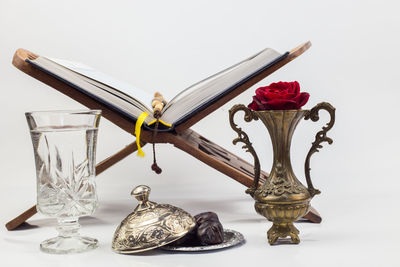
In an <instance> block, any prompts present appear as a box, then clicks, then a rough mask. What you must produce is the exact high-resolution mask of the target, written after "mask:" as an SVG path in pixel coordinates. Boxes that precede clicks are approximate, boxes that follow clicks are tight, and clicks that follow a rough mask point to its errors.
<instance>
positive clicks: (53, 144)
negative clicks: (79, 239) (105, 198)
mask: <svg viewBox="0 0 400 267" xmlns="http://www.w3.org/2000/svg"><path fill="white" fill-rule="evenodd" d="M31 135H32V141H33V146H34V152H35V162H36V170H37V178H38V183H37V186H38V188H37V192H38V195H37V203H38V209H39V211H40V212H41V213H43V214H46V215H49V216H54V217H58V218H71V217H79V216H83V215H90V214H92V213H93V212H94V210H95V209H96V206H97V194H96V188H95V183H94V173H95V170H94V168H95V166H94V164H93V162H94V160H93V157H94V156H95V151H94V150H95V147H96V141H97V129H95V128H92V129H90V128H89V129H88V128H87V127H85V128H83V127H81V128H79V127H63V128H60V129H57V130H54V129H40V128H38V129H36V130H32V131H31Z"/></svg>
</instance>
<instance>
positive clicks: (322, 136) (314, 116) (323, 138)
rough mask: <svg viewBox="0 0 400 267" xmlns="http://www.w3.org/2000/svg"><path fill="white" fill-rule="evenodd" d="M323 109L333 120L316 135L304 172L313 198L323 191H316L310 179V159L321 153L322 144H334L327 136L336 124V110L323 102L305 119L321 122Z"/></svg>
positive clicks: (308, 113) (306, 115)
mask: <svg viewBox="0 0 400 267" xmlns="http://www.w3.org/2000/svg"><path fill="white" fill-rule="evenodd" d="M321 109H325V110H326V111H327V112H328V113H329V115H330V117H331V120H330V121H329V122H328V123H327V124H326V125H325V126H323V127H322V130H321V131H319V132H318V133H317V134H316V135H315V140H314V142H313V143H312V145H311V148H310V151H308V154H307V157H306V162H305V165H304V171H305V175H306V181H307V186H308V191H309V192H310V194H311V197H313V196H315V195H317V194H320V193H321V191H319V190H318V189H315V188H314V186H313V184H312V182H311V177H310V170H311V168H310V158H311V156H312V155H313V154H314V153H315V152H319V150H318V149H320V148H322V145H321V143H323V142H327V143H328V144H332V142H333V140H332V139H331V138H329V137H328V136H327V135H326V134H327V132H328V131H329V130H330V129H331V128H332V127H333V125H334V123H335V108H334V107H333V106H332V105H331V104H329V103H327V102H322V103H319V104H317V105H316V106H315V107H313V108H312V109H311V110H310V111H308V112H307V113H306V114H305V116H304V119H305V120H308V119H311V120H312V121H314V122H315V121H318V120H319V111H320V110H321Z"/></svg>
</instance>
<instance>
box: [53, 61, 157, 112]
mask: <svg viewBox="0 0 400 267" xmlns="http://www.w3.org/2000/svg"><path fill="white" fill-rule="evenodd" d="M49 59H50V60H51V61H53V62H55V63H57V64H59V65H61V66H63V67H65V68H68V69H70V70H72V71H75V72H77V73H79V74H81V75H84V76H86V77H89V78H90V79H92V80H95V81H97V82H100V83H102V84H105V85H107V86H109V87H112V88H114V89H117V90H119V91H121V92H122V93H124V94H126V95H128V96H130V97H132V98H134V99H136V100H138V101H140V102H141V103H142V104H143V105H144V106H146V107H147V108H148V109H150V110H151V101H152V100H153V96H152V94H150V93H148V92H146V91H144V90H142V89H139V88H137V87H135V86H132V85H130V84H128V83H126V82H123V81H119V80H117V79H115V78H113V77H111V76H109V75H107V74H105V73H102V72H100V71H98V70H96V69H94V68H92V67H89V66H87V65H84V64H82V63H78V62H72V61H69V60H64V59H56V58H49Z"/></svg>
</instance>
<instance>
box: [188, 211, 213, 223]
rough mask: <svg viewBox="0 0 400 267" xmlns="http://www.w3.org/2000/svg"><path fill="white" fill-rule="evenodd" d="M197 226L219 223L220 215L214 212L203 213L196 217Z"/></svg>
mask: <svg viewBox="0 0 400 267" xmlns="http://www.w3.org/2000/svg"><path fill="white" fill-rule="evenodd" d="M194 219H195V220H196V223H197V225H201V224H202V223H203V222H204V221H214V222H219V219H218V215H217V214H216V213H214V212H211V211H208V212H202V213H199V214H197V215H195V216H194Z"/></svg>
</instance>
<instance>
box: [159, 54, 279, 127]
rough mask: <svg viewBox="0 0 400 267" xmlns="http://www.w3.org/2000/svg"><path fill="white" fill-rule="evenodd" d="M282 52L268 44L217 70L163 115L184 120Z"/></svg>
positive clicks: (183, 93)
mask: <svg viewBox="0 0 400 267" xmlns="http://www.w3.org/2000/svg"><path fill="white" fill-rule="evenodd" d="M281 56H282V54H280V53H278V52H276V51H275V50H273V49H270V48H267V49H264V50H262V51H260V52H259V53H257V54H255V55H254V56H252V57H250V58H247V59H245V60H243V61H242V62H239V63H237V64H235V65H233V66H232V67H229V68H227V69H225V70H223V71H221V72H219V73H217V74H214V75H212V76H210V77H208V78H206V79H204V80H202V81H200V82H198V83H196V84H194V85H192V86H190V87H188V88H187V89H185V90H184V91H182V92H181V93H180V94H178V95H177V96H176V97H175V98H174V99H172V100H171V101H170V103H168V105H167V106H166V107H165V108H164V111H163V114H162V117H161V118H162V119H163V120H165V121H168V122H170V123H171V122H172V123H171V124H176V123H180V121H181V120H182V119H184V118H185V117H190V116H192V115H193V113H197V112H199V111H201V110H202V109H204V108H205V106H206V105H208V104H211V102H212V101H215V100H218V99H220V98H221V97H223V96H224V95H225V94H227V93H229V92H230V91H232V90H234V89H235V88H236V87H237V86H239V85H240V84H241V83H244V82H245V81H246V80H247V79H249V78H250V77H251V76H252V75H255V74H256V73H258V72H259V71H262V70H263V69H265V68H268V67H269V65H270V64H271V63H272V62H274V61H275V60H277V59H279V58H280V57H281Z"/></svg>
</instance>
